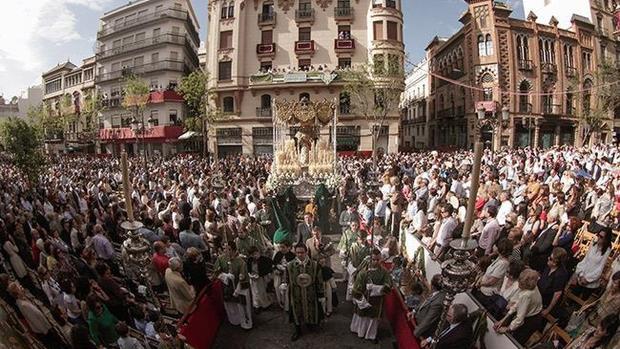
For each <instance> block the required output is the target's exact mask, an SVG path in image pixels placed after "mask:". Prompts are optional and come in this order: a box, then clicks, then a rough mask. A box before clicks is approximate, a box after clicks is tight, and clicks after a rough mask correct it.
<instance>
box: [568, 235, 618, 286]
mask: <svg viewBox="0 0 620 349" xmlns="http://www.w3.org/2000/svg"><path fill="white" fill-rule="evenodd" d="M610 253H611V248H608V249H607V251H605V252H604V253H602V254H601V249H600V248H599V247H598V244H593V245H592V246H591V247H590V249H589V250H588V253H586V256H585V257H584V258H583V259H582V260H581V262H579V264H577V268H576V269H575V274H577V275H578V276H582V277H583V278H585V279H586V281H587V282H588V284H586V285H585V286H586V287H587V288H598V287H599V284H600V281H601V275H602V274H603V268H604V267H605V265H606V264H607V258H608V257H609V254H610Z"/></svg>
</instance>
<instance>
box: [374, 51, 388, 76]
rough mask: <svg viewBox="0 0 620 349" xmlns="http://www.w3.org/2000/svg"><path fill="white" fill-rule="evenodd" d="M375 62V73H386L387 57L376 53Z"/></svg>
mask: <svg viewBox="0 0 620 349" xmlns="http://www.w3.org/2000/svg"><path fill="white" fill-rule="evenodd" d="M373 62H374V73H375V74H376V75H382V74H385V59H384V57H383V54H376V55H374V57H373Z"/></svg>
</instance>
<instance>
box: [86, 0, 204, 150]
mask: <svg viewBox="0 0 620 349" xmlns="http://www.w3.org/2000/svg"><path fill="white" fill-rule="evenodd" d="M198 28H199V26H198V21H197V19H196V15H195V14H194V10H193V8H192V4H191V1H189V0H140V1H133V2H130V3H129V4H127V5H124V6H121V7H119V8H116V9H114V10H112V11H109V12H106V13H105V14H104V15H103V16H102V17H101V19H100V29H99V31H98V32H97V54H96V57H97V78H96V85H97V89H98V91H99V93H100V94H101V95H102V96H103V104H104V107H105V109H104V110H103V112H102V114H103V118H102V120H101V124H100V132H99V139H100V141H101V147H100V148H99V149H98V150H99V151H100V152H102V153H107V154H118V153H119V152H120V151H121V150H122V149H124V150H126V151H127V152H128V153H129V154H137V153H143V152H144V151H146V152H147V153H148V154H154V155H170V154H174V153H175V152H176V150H177V149H176V141H177V138H178V137H179V136H180V135H181V134H182V133H183V126H182V120H183V119H184V118H185V113H186V108H185V107H184V105H185V103H184V100H183V98H182V97H181V96H180V95H179V94H178V93H177V92H176V88H177V86H178V85H179V83H180V81H181V78H182V77H183V76H184V75H186V74H188V73H189V72H191V71H194V70H196V69H197V68H198V66H199V63H198V55H197V52H198V47H199V45H200V39H199V35H198ZM132 75H134V76H137V77H139V78H140V79H142V80H144V81H145V82H146V83H147V84H148V85H149V86H150V96H149V100H148V104H147V105H146V107H145V108H144V110H143V111H142V112H141V113H138V112H136V111H134V110H131V109H126V108H124V107H123V94H124V92H123V85H124V79H125V78H126V77H128V76H132ZM132 126H133V129H132ZM134 129H135V131H134Z"/></svg>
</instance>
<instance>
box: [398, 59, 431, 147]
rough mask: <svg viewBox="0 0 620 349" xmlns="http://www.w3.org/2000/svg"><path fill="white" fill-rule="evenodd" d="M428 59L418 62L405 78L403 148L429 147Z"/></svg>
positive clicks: (401, 142)
mask: <svg viewBox="0 0 620 349" xmlns="http://www.w3.org/2000/svg"><path fill="white" fill-rule="evenodd" d="M427 98H428V61H427V60H426V59H424V60H422V62H420V63H418V64H416V65H415V66H414V67H413V70H412V71H411V73H410V74H409V75H408V76H407V78H406V79H405V92H403V98H402V116H401V123H400V125H401V127H400V144H401V149H403V150H406V151H408V150H414V149H426V148H427V147H428V130H427V125H428V120H427V117H428V112H427Z"/></svg>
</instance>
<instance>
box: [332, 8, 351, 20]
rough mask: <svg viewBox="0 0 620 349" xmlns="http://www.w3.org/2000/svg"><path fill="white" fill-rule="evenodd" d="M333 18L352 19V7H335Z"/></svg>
mask: <svg viewBox="0 0 620 349" xmlns="http://www.w3.org/2000/svg"><path fill="white" fill-rule="evenodd" d="M334 18H335V19H336V20H337V21H343V20H352V19H353V7H335V8H334Z"/></svg>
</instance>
